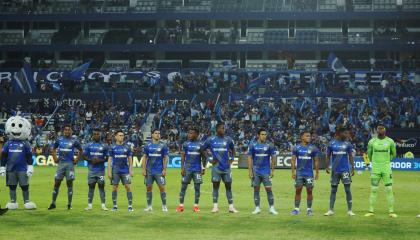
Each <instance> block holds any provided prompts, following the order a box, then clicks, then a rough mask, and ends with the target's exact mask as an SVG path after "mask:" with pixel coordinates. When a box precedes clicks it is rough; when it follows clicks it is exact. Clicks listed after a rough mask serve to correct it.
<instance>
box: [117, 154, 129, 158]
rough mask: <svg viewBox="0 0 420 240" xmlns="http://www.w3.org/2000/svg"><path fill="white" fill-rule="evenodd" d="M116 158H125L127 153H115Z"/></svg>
mask: <svg viewBox="0 0 420 240" xmlns="http://www.w3.org/2000/svg"><path fill="white" fill-rule="evenodd" d="M115 157H116V158H126V157H127V155H125V154H119V155H115Z"/></svg>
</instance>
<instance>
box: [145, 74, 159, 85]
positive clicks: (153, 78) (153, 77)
mask: <svg viewBox="0 0 420 240" xmlns="http://www.w3.org/2000/svg"><path fill="white" fill-rule="evenodd" d="M146 76H147V77H149V83H150V86H152V87H153V86H156V85H158V84H159V83H160V72H158V71H151V72H148V73H147V74H146Z"/></svg>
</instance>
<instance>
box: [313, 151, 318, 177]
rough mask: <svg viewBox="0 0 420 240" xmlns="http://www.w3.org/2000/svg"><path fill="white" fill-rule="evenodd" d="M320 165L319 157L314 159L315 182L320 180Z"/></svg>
mask: <svg viewBox="0 0 420 240" xmlns="http://www.w3.org/2000/svg"><path fill="white" fill-rule="evenodd" d="M318 163H319V157H318V156H316V157H314V169H315V180H318V178H319V171H318V169H319V167H318Z"/></svg>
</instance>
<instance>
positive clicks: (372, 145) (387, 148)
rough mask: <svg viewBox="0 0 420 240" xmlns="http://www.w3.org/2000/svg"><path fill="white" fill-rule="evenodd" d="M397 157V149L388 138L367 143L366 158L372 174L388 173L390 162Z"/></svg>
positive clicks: (374, 139)
mask: <svg viewBox="0 0 420 240" xmlns="http://www.w3.org/2000/svg"><path fill="white" fill-rule="evenodd" d="M396 156H397V147H396V145H395V142H394V140H392V139H391V138H389V137H385V138H384V139H379V138H377V137H375V138H372V139H371V140H370V141H369V143H368V157H369V160H370V162H371V165H372V172H373V173H381V172H390V171H391V160H392V159H394V158H395V157H396Z"/></svg>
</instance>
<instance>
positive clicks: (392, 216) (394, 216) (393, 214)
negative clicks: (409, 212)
mask: <svg viewBox="0 0 420 240" xmlns="http://www.w3.org/2000/svg"><path fill="white" fill-rule="evenodd" d="M389 217H391V218H397V217H398V215H397V214H396V213H393V212H392V213H389Z"/></svg>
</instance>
